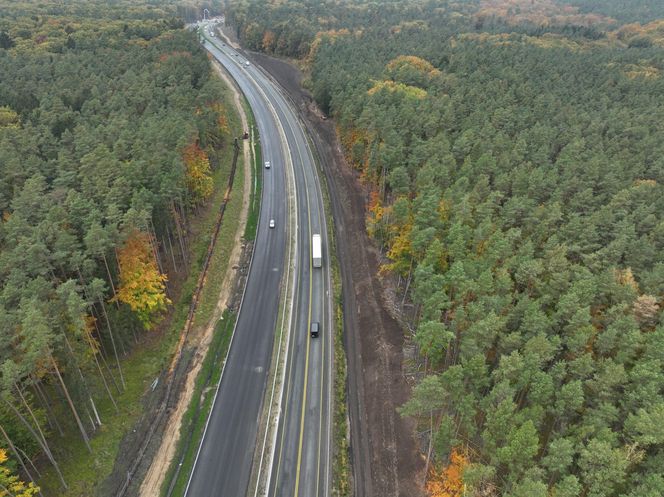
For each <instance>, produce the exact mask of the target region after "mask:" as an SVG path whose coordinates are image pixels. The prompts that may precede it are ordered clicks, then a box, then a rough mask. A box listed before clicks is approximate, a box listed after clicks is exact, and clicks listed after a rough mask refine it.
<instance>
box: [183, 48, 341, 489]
mask: <svg viewBox="0 0 664 497" xmlns="http://www.w3.org/2000/svg"><path fill="white" fill-rule="evenodd" d="M206 38H207V40H206V43H205V48H206V49H207V50H208V51H209V52H210V53H211V54H212V56H213V57H215V58H216V59H217V60H218V61H219V62H220V63H221V64H222V65H223V66H224V67H225V68H226V70H227V71H228V72H229V74H230V75H231V76H232V77H233V78H234V79H235V81H236V82H237V84H238V86H239V87H240V89H241V90H242V91H243V93H244V94H245V96H246V97H247V100H248V102H249V105H250V106H251V108H252V111H253V113H254V116H255V118H256V122H257V126H258V130H259V134H260V146H261V153H262V156H263V160H264V161H268V160H269V161H270V163H271V167H270V169H265V168H263V167H261V171H262V174H263V190H262V205H261V212H260V221H259V226H258V234H257V237H256V243H255V246H254V254H253V258H252V263H251V267H250V270H249V275H248V278H247V285H246V288H245V294H244V297H243V300H242V304H241V307H240V313H239V316H238V322H237V325H236V329H235V332H234V336H233V341H232V343H231V348H230V351H229V355H228V360H227V362H226V364H225V366H224V372H223V376H222V379H221V382H220V384H219V386H218V389H217V392H216V395H215V401H214V404H213V407H212V410H211V413H210V417H209V419H208V421H207V425H206V429H205V433H204V436H203V440H202V441H201V444H200V447H199V450H198V454H197V457H196V462H195V464H194V468H193V470H192V473H191V476H190V479H189V483H188V485H187V490H186V491H185V496H186V497H208V496H209V497H212V496H214V497H226V496H228V497H238V496H246V495H250V496H254V495H269V496H288V497H299V496H302V497H312V496H323V497H327V496H328V495H329V490H330V481H331V468H330V463H331V461H330V458H329V455H330V453H331V445H330V444H331V430H332V426H331V422H332V420H331V414H330V412H331V402H332V398H331V395H332V388H331V385H332V383H331V382H332V361H333V354H332V351H333V349H332V344H333V335H332V333H333V328H332V311H331V309H332V301H331V284H330V270H329V248H328V242H327V225H326V220H325V213H324V208H323V201H322V193H321V187H320V183H319V180H318V176H317V173H316V167H315V163H314V160H313V156H312V154H311V150H310V148H309V144H308V142H307V139H306V135H305V132H304V130H303V128H302V126H301V124H300V122H299V120H298V119H297V117H296V114H295V112H294V110H293V109H292V108H291V106H290V104H289V103H288V102H287V100H286V99H285V98H284V96H283V95H282V94H281V93H280V91H279V89H278V88H277V87H276V85H275V84H274V83H273V82H272V81H271V80H270V79H269V78H268V77H267V76H266V75H265V73H263V72H262V71H261V70H260V69H259V68H257V67H255V66H254V65H253V64H251V63H250V64H248V65H247V63H246V62H247V59H246V58H245V57H244V55H243V54H242V53H238V52H237V51H236V50H234V49H233V48H231V47H228V46H226V45H225V44H222V42H221V41H219V40H218V39H216V38H209V37H206ZM259 172H260V171H259ZM289 177H290V178H291V180H290V181H291V183H292V185H293V187H294V192H292V193H293V194H294V195H293V199H294V201H295V202H294V205H292V210H291V211H290V212H289V209H288V199H289V193H291V190H292V189H293V188H288V184H289ZM270 219H274V220H275V228H273V229H270V228H269V227H268V223H269V220H270ZM289 220H290V221H292V224H291V226H292V227H293V228H294V233H291V234H289V233H288V232H287V226H289ZM314 233H320V234H321V236H322V241H323V267H322V268H313V266H312V256H311V238H312V234H314ZM291 235H294V236H295V240H296V243H295V245H294V253H291V252H290V250H289V246H290V245H289V240H288V237H289V236H291ZM291 262H293V263H294V265H293V266H291ZM288 267H292V271H293V272H292V274H291V273H290V272H289V271H288ZM289 276H292V278H293V279H292V283H293V284H294V287H292V288H293V289H294V293H293V299H292V302H282V301H280V299H281V297H282V296H283V294H284V293H285V292H284V291H283V290H284V289H285V287H286V286H288V285H290V284H291V280H290V278H289ZM280 306H282V307H283V306H285V307H286V311H292V315H291V316H290V320H289V322H290V324H291V326H290V327H289V328H288V329H287V332H288V333H289V337H288V341H287V343H288V348H287V350H286V355H285V359H286V362H285V365H284V369H283V380H284V381H283V385H282V388H281V389H280V390H277V391H276V393H275V394H274V395H278V399H280V408H279V409H277V410H276V414H277V415H278V423H277V425H276V426H277V429H276V430H274V431H273V432H272V433H268V436H266V437H265V438H263V437H262V434H261V433H259V431H260V430H259V426H260V421H261V420H260V417H261V413H262V407H263V402H264V398H265V397H266V395H267V397H268V398H269V397H270V395H271V394H272V382H270V384H269V385H268V374H269V371H270V367H271V364H270V362H271V357H272V351H273V345H274V340H275V337H276V335H277V333H276V332H277V329H278V327H279V326H280V323H281V321H279V322H278V315H279V309H280ZM313 321H317V322H319V323H320V326H321V333H320V336H319V337H318V338H312V337H311V336H310V333H309V330H310V327H311V323H312V322H313ZM272 366H273V365H272ZM278 379H280V378H278ZM268 387H269V388H268ZM264 440H266V441H267V442H268V443H267V444H265V447H264V448H265V450H263V441H264ZM257 448H258V450H257ZM254 459H256V462H255V461H254ZM258 461H260V467H261V468H262V471H263V472H264V474H265V478H264V479H262V481H263V482H265V484H266V485H265V488H263V486H262V485H260V486H258V487H257V486H256V484H255V483H254V484H253V485H251V488H250V480H251V476H252V471H255V470H256V468H254V467H252V466H253V465H254V463H255V464H257V465H258ZM259 490H260V491H259Z"/></svg>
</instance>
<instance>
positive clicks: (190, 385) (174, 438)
mask: <svg viewBox="0 0 664 497" xmlns="http://www.w3.org/2000/svg"><path fill="white" fill-rule="evenodd" d="M213 66H214V68H215V70H216V72H217V73H218V75H219V76H220V77H221V78H222V79H223V80H224V81H225V82H226V84H227V85H228V87H229V88H231V90H232V91H233V100H234V102H235V107H236V109H237V112H238V113H239V114H240V118H241V120H242V129H249V126H248V123H247V116H246V114H245V112H244V109H243V107H242V101H241V96H240V93H239V90H238V89H237V88H236V86H235V84H234V83H233V82H232V81H231V80H230V79H229V78H228V76H227V75H226V73H225V72H224V71H223V70H222V69H221V68H220V67H219V66H218V65H217V64H216V63H214V64H213ZM242 144H243V148H242V152H243V157H244V167H243V171H244V190H243V192H242V211H241V213H240V218H239V220H238V221H239V222H238V229H237V231H236V233H235V242H234V244H233V250H232V251H231V255H230V260H229V264H228V269H226V274H225V275H224V282H223V284H222V286H221V292H220V293H219V298H218V300H217V307H216V308H215V311H214V313H213V315H212V318H211V319H210V321H209V323H208V324H207V326H206V327H205V329H204V330H203V332H202V333H198V334H196V335H194V336H192V337H191V339H192V342H191V343H190V344H189V345H190V346H194V347H196V353H195V355H194V358H193V359H192V363H191V369H190V370H189V373H188V374H187V378H186V380H185V383H184V386H183V389H182V391H181V393H180V396H179V398H178V401H177V405H176V406H175V408H174V409H173V410H172V412H171V414H170V417H169V419H168V421H167V422H166V425H167V426H170V427H172V429H169V430H165V431H164V434H163V437H162V439H161V445H160V446H159V449H158V450H157V452H156V454H155V457H154V459H153V460H152V464H151V465H150V469H149V470H148V472H147V474H146V476H145V479H144V480H143V483H142V484H141V489H140V494H139V495H140V496H141V497H157V496H158V495H159V489H160V488H161V485H162V483H163V480H164V477H165V476H166V472H167V471H168V468H169V467H170V464H171V461H172V459H173V457H174V455H175V449H176V447H177V443H178V440H179V439H180V430H179V427H180V425H181V422H182V417H183V416H184V413H185V412H186V410H187V407H188V406H189V402H190V401H191V396H192V395H193V393H194V384H195V381H196V377H197V376H198V372H199V371H200V369H201V366H202V365H203V359H204V358H205V353H206V352H207V349H208V347H209V345H210V342H211V340H212V335H213V331H214V327H215V324H216V323H217V321H218V320H219V318H220V317H221V314H222V312H223V310H224V309H225V308H226V306H227V303H228V301H229V299H230V298H231V291H232V289H233V284H232V281H233V279H234V277H235V269H233V268H234V267H237V266H238V264H239V261H240V256H241V255H242V240H241V238H242V234H243V232H244V226H245V224H246V222H247V216H248V213H249V203H250V200H251V168H250V164H251V158H250V154H251V148H250V147H251V145H250V143H249V141H248V140H243V141H242Z"/></svg>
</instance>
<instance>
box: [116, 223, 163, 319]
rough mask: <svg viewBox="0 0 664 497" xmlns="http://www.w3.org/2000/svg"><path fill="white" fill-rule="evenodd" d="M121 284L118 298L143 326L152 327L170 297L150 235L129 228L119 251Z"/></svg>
mask: <svg viewBox="0 0 664 497" xmlns="http://www.w3.org/2000/svg"><path fill="white" fill-rule="evenodd" d="M118 259H119V261H120V288H119V290H118V295H117V299H118V300H120V301H121V302H124V303H125V304H127V305H129V307H131V310H132V311H134V312H135V313H136V315H137V316H138V319H139V320H140V321H141V323H143V326H144V327H145V328H146V329H150V328H152V326H153V325H154V319H155V317H156V315H157V314H158V313H159V312H161V311H163V310H164V309H166V306H167V305H168V304H170V303H171V301H170V300H169V299H168V297H166V292H165V289H166V285H165V282H166V280H167V277H166V275H164V274H161V273H160V272H159V268H158V267H157V262H156V261H155V258H154V253H153V251H152V247H151V245H150V236H149V235H148V234H147V233H143V232H141V231H138V230H134V231H132V232H131V234H130V235H129V237H128V238H127V240H126V241H125V243H124V245H123V246H122V248H121V249H120V251H119V252H118Z"/></svg>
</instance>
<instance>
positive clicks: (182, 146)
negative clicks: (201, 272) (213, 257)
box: [0, 0, 229, 496]
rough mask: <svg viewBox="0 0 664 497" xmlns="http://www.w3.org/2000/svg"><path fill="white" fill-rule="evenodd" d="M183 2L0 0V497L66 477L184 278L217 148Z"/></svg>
mask: <svg viewBox="0 0 664 497" xmlns="http://www.w3.org/2000/svg"><path fill="white" fill-rule="evenodd" d="M197 7H198V5H195V4H193V3H191V2H175V1H164V2H160V3H154V2H136V1H129V0H120V1H117V2H102V1H96V2H91V1H84V0H73V1H71V2H66V3H52V4H48V5H43V4H42V3H40V2H33V1H22V2H14V1H8V0H1V1H0V336H1V340H0V343H1V344H2V345H1V347H0V495H15V496H19V495H20V496H29V495H37V494H38V493H39V494H41V492H40V491H39V490H38V488H37V487H38V485H39V482H38V475H39V474H40V471H39V470H40V469H41V471H42V472H43V471H44V470H45V469H47V470H48V471H49V472H52V473H53V474H57V477H58V478H59V480H60V485H61V488H62V489H64V488H66V487H67V486H68V485H70V484H71V483H74V482H72V481H67V480H66V478H65V477H64V476H63V472H62V471H61V468H60V463H61V461H62V457H64V456H65V455H66V454H67V453H68V451H69V450H70V449H69V448H68V447H69V445H68V444H69V443H70V442H69V441H68V440H71V438H70V437H72V436H73V437H78V438H79V440H81V441H82V443H83V444H84V445H85V446H86V447H87V450H89V451H90V452H92V448H91V445H92V440H93V438H94V435H95V434H96V433H97V431H98V430H109V429H110V428H109V425H108V424H106V425H103V421H105V420H104V419H103V418H104V413H103V412H101V411H102V409H101V407H99V408H98V406H101V405H102V404H103V405H104V406H106V407H107V408H108V409H109V410H110V411H113V409H114V410H115V411H116V412H117V411H118V407H119V402H120V401H119V398H120V396H121V395H122V394H123V392H124V391H125V389H126V388H127V387H126V382H125V377H126V374H127V372H126V371H124V369H125V366H124V365H123V363H124V361H125V358H126V357H128V356H129V354H130V353H131V351H132V350H133V349H134V347H136V344H137V343H140V342H141V341H142V340H143V339H144V338H145V337H148V338H149V336H150V334H151V333H153V332H154V330H156V329H157V328H158V325H159V323H160V321H161V319H162V316H163V315H164V311H166V310H167V309H168V308H169V305H170V303H171V301H170V297H171V296H172V295H171V288H170V285H171V281H170V280H171V279H172V278H174V277H175V278H179V279H182V275H183V274H184V272H186V271H187V268H188V264H189V257H190V250H189V246H190V243H191V241H190V240H189V238H188V226H189V224H190V222H191V220H192V219H193V218H194V217H195V216H196V215H197V214H198V212H199V209H200V208H201V207H202V206H203V205H204V204H205V202H206V200H207V199H208V197H209V196H210V194H211V193H212V173H213V171H214V170H215V168H216V167H217V166H218V164H217V162H218V155H219V151H220V150H222V149H223V148H224V147H227V146H229V143H228V137H227V131H228V129H227V115H226V110H225V109H224V107H223V105H221V103H220V96H221V94H222V91H223V87H222V84H221V83H220V82H219V81H218V79H217V78H216V77H213V76H212V73H211V68H210V64H209V62H208V59H207V57H206V55H205V53H204V51H203V50H202V49H201V48H200V46H199V41H198V39H197V37H196V35H195V33H193V32H189V31H186V30H184V29H183V27H184V19H185V18H186V17H187V15H192V16H195V15H196V13H197V12H198V10H196V9H197ZM120 407H121V406H120ZM100 412H101V418H100ZM63 435H66V436H63ZM96 457H102V458H108V457H110V458H111V462H112V460H113V458H114V454H107V453H106V454H102V455H101V456H100V455H99V454H97V456H96ZM17 474H20V477H19V476H17ZM24 481H25V483H23V482H24ZM56 481H57V479H56ZM56 494H57V495H60V493H56ZM56 494H52V495H56Z"/></svg>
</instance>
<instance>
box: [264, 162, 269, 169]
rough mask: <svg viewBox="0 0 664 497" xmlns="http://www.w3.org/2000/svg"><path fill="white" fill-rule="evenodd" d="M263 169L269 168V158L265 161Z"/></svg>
mask: <svg viewBox="0 0 664 497" xmlns="http://www.w3.org/2000/svg"><path fill="white" fill-rule="evenodd" d="M265 169H270V161H269V160H266V161H265Z"/></svg>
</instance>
